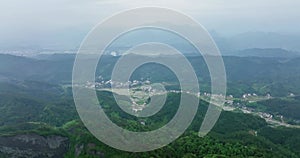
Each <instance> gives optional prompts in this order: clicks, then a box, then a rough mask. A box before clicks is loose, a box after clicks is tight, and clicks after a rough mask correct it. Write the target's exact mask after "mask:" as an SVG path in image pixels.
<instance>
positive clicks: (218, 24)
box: [0, 0, 300, 48]
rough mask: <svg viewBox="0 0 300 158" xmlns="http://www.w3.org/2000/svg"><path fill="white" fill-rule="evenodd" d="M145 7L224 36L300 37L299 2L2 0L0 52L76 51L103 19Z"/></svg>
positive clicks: (229, 0) (292, 0) (286, 0)
mask: <svg viewBox="0 0 300 158" xmlns="http://www.w3.org/2000/svg"><path fill="white" fill-rule="evenodd" d="M144 6H158V7H166V8H171V9H175V10H178V11H180V12H183V13H185V14H187V15H189V16H191V17H193V18H194V19H196V20H197V21H198V22H199V23H201V24H202V25H203V26H204V27H205V28H206V29H207V30H214V31H216V32H218V33H219V34H221V35H224V36H231V35H235V34H238V33H243V32H249V31H250V32H251V31H262V32H279V33H286V34H300V29H299V28H300V21H299V17H300V9H299V8H300V1H299V0H251V1H250V0H248V1H242V0H43V1H41V0H26V1H21V0H0V20H1V25H0V47H3V46H8V47H14V46H16V47H17V46H19V47H22V46H24V47H26V46H32V47H35V46H36V47H49V48H51V47H52V46H53V47H58V46H62V47H66V48H72V47H74V46H77V45H79V44H80V42H81V40H82V39H83V38H84V36H85V35H86V34H87V32H88V31H89V30H90V29H92V28H93V27H94V26H95V25H96V24H97V23H99V22H101V21H102V20H103V19H105V18H107V17H109V16H111V15H113V14H115V13H117V12H120V11H122V10H127V9H130V8H136V7H144Z"/></svg>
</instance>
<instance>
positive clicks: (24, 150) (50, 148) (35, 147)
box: [0, 134, 69, 158]
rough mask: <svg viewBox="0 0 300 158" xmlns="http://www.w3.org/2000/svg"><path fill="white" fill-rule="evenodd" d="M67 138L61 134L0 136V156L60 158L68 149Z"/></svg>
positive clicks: (12, 157) (13, 157)
mask: <svg viewBox="0 0 300 158" xmlns="http://www.w3.org/2000/svg"><path fill="white" fill-rule="evenodd" d="M68 147H69V140H68V138H66V137H62V136H56V135H52V136H45V137H44V136H40V135H37V134H20V135H15V136H1V137H0V157H10V158H19V157H22V158H52V157H53V158H60V157H61V158H62V157H63V155H64V154H65V153H66V152H67V151H68Z"/></svg>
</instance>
